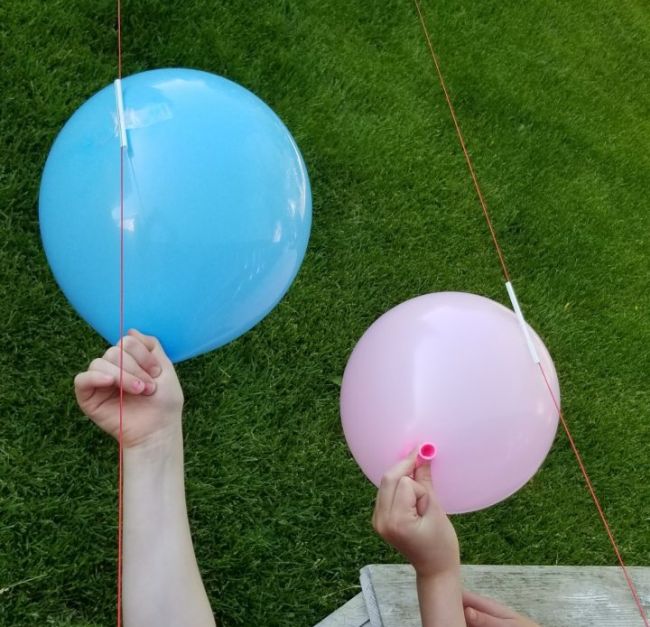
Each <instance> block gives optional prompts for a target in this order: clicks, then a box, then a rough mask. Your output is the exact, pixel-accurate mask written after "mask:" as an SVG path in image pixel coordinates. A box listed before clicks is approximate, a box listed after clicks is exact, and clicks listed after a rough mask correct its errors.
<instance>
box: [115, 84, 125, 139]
mask: <svg viewBox="0 0 650 627" xmlns="http://www.w3.org/2000/svg"><path fill="white" fill-rule="evenodd" d="M115 107H116V109H117V130H118V133H119V135H120V146H121V147H122V148H126V147H127V143H126V118H125V116H124V96H123V94H122V80H121V79H119V78H116V79H115Z"/></svg>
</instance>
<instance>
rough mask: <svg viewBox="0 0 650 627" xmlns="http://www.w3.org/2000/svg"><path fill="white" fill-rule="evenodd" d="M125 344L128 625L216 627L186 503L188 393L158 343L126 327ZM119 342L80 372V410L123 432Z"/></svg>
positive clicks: (114, 432) (125, 603) (125, 589)
mask: <svg viewBox="0 0 650 627" xmlns="http://www.w3.org/2000/svg"><path fill="white" fill-rule="evenodd" d="M123 347H124V355H123V358H124V390H125V394H124V418H123V444H124V527H123V529H124V532H123V533H124V544H123V556H124V557H123V582H122V583H123V585H122V589H123V595H122V608H123V618H124V626H125V627H154V626H155V627H187V625H192V626H193V627H214V625H215V620H214V617H213V615H212V610H211V609H210V604H209V602H208V597H207V595H206V592H205V588H204V586H203V581H202V580H201V575H200V572H199V569H198V566H197V563H196V558H195V556H194V549H193V547H192V539H191V536H190V527H189V523H188V519H187V509H186V505H185V486H184V471H183V438H182V423H181V415H182V409H183V392H182V390H181V386H180V384H179V382H178V378H177V377H176V372H175V370H174V367H173V365H172V363H171V361H169V359H168V358H167V356H166V355H165V353H164V351H163V350H162V347H161V346H160V344H159V342H158V341H157V340H156V339H155V338H153V337H149V336H145V335H142V334H141V333H138V332H137V331H129V334H128V335H127V336H126V337H125V338H124V339H123ZM119 356H120V351H119V348H117V347H112V348H110V349H109V350H108V351H107V352H106V353H105V354H104V356H103V357H101V358H99V359H95V360H94V361H93V362H92V363H91V364H90V366H89V368H88V370H87V371H85V372H82V373H80V374H78V375H77V376H76V377H75V393H76V396H77V401H78V403H79V406H80V407H81V409H82V411H83V412H84V413H85V414H86V415H87V416H88V417H89V418H90V419H91V420H92V421H93V422H95V423H96V424H97V425H98V426H99V427H101V428H102V429H103V430H104V431H106V432H107V433H109V434H110V435H112V436H113V437H117V435H118V432H119V377H120V369H119Z"/></svg>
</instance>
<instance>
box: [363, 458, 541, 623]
mask: <svg viewBox="0 0 650 627" xmlns="http://www.w3.org/2000/svg"><path fill="white" fill-rule="evenodd" d="M372 524H373V527H374V528H375V530H376V531H377V533H379V535H381V536H382V537H383V538H384V540H386V541H387V542H388V543H389V544H392V545H393V546H394V547H395V548H396V549H397V550H398V551H399V552H400V553H402V555H404V557H405V558H406V559H407V560H408V561H409V562H411V564H412V565H413V568H414V569H415V573H416V583H417V591H418V600H419V603H420V615H421V618H422V625H423V627H539V625H537V623H535V622H533V621H532V620H530V619H529V618H526V617H524V616H521V615H520V614H517V613H516V612H514V611H513V610H511V609H510V608H508V607H505V606H503V605H501V604H500V603H497V602H496V601H493V600H492V599H486V598H484V597H481V596H479V595H478V594H474V593H473V592H469V591H466V590H463V586H462V583H461V578H460V548H459V544H458V538H457V536H456V531H455V530H454V527H453V525H452V524H451V521H450V520H449V518H448V517H447V515H446V514H445V512H444V511H443V510H442V508H441V507H440V505H439V504H438V501H437V500H436V496H435V493H434V490H433V486H432V483H431V465H430V464H419V463H418V458H417V451H413V452H412V453H411V454H410V455H409V457H408V458H407V459H405V460H403V461H401V462H399V463H398V464H396V465H395V466H393V468H391V469H390V470H389V471H388V472H387V473H386V474H385V475H384V477H383V478H382V480H381V485H380V486H379V491H378V493H377V501H376V504H375V511H374V514H373V517H372Z"/></svg>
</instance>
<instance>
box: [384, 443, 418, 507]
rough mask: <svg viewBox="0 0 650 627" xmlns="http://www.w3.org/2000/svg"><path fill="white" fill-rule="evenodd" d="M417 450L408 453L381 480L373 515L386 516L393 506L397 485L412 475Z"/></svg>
mask: <svg viewBox="0 0 650 627" xmlns="http://www.w3.org/2000/svg"><path fill="white" fill-rule="evenodd" d="M417 455H418V452H417V449H414V450H412V451H411V452H410V454H409V456H408V457H407V458H406V459H403V460H402V461H400V462H398V463H397V464H395V465H394V466H393V467H392V468H390V469H389V470H388V471H386V473H385V474H384V476H383V477H382V478H381V483H380V484H379V491H378V492H377V502H376V504H375V513H376V514H377V515H378V516H387V515H388V513H389V512H390V509H391V507H392V506H393V500H394V498H395V491H396V490H397V484H398V483H399V480H400V479H401V478H402V477H408V476H410V475H412V474H413V471H414V470H415V464H416V461H417Z"/></svg>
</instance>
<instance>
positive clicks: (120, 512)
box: [117, 0, 125, 627]
mask: <svg viewBox="0 0 650 627" xmlns="http://www.w3.org/2000/svg"><path fill="white" fill-rule="evenodd" d="M117 77H118V78H119V79H121V78H122V4H121V1H120V0H117ZM124 149H125V148H124V146H123V145H122V142H121V141H120V427H119V432H118V438H117V440H118V449H119V453H118V458H119V459H118V471H117V474H118V477H117V627H121V625H122V539H123V531H122V530H123V521H124V469H123V466H124V443H123V423H124V347H123V342H122V341H121V340H122V338H123V337H124Z"/></svg>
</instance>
